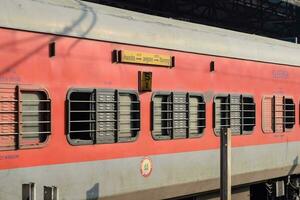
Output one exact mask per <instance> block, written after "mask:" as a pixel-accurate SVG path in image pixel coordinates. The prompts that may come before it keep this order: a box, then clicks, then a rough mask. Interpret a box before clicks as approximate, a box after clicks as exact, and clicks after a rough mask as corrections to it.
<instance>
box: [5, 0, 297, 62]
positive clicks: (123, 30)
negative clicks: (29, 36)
mask: <svg viewBox="0 0 300 200" xmlns="http://www.w3.org/2000/svg"><path fill="white" fill-rule="evenodd" d="M33 8H34V9H33ZM16 13H17V14H16ZM0 27H5V28H12V29H20V30H27V31H35V32H43V33H51V34H55V35H64V36H73V37H80V38H87V39H95V40H103V41H112V42H119V43H125V44H133V45H141V46H148V47H157V48H163V49H173V50H180V51H186V52H194V53H201V54H209V55H215V56H225V57H232V58H240V59H248V60H256V61H263V62H271V63H280V64H287V65H294V66H299V65H300V58H299V56H298V55H299V50H300V47H299V45H298V44H292V43H288V42H284V41H279V40H274V39H269V38H265V37H260V36H256V35H253V34H252V35H251V34H244V33H238V32H234V31H229V30H224V29H220V28H214V27H209V26H204V25H197V24H192V23H188V22H182V21H178V20H173V19H167V18H162V17H156V16H150V15H145V14H141V13H136V12H132V11H126V10H122V9H117V8H111V7H108V6H103V5H97V4H93V3H87V2H82V1H79V0H68V1H61V0H2V1H1V7H0Z"/></svg>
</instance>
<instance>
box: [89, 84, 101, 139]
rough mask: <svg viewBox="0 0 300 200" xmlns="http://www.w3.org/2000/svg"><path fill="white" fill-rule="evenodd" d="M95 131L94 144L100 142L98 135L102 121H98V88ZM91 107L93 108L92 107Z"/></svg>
mask: <svg viewBox="0 0 300 200" xmlns="http://www.w3.org/2000/svg"><path fill="white" fill-rule="evenodd" d="M94 91H95V126H96V127H95V128H94V129H95V131H94V141H93V142H94V144H96V143H98V135H100V125H99V124H100V123H98V117H99V114H98V103H99V102H98V90H97V89H95V90H94ZM90 109H91V108H90Z"/></svg>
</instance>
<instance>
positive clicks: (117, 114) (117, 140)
mask: <svg viewBox="0 0 300 200" xmlns="http://www.w3.org/2000/svg"><path fill="white" fill-rule="evenodd" d="M119 95H120V94H119V91H118V90H116V91H115V98H116V111H117V112H116V114H115V117H116V124H115V129H116V130H115V142H119V131H120V121H119V120H120V101H119Z"/></svg>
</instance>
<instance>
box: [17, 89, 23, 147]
mask: <svg viewBox="0 0 300 200" xmlns="http://www.w3.org/2000/svg"><path fill="white" fill-rule="evenodd" d="M16 89H17V100H18V106H17V108H18V116H17V118H18V133H19V134H18V136H17V137H18V140H17V149H20V147H21V140H22V138H21V135H22V124H21V121H22V110H21V109H22V108H21V106H22V105H21V90H20V86H19V85H17V86H16Z"/></svg>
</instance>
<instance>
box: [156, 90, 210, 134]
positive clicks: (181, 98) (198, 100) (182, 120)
mask: <svg viewBox="0 0 300 200" xmlns="http://www.w3.org/2000/svg"><path fill="white" fill-rule="evenodd" d="M205 126H206V124H205V102H204V99H203V97H202V95H200V94H193V93H179V92H177V93H176V92H156V93H155V94H154V95H153V97H152V135H153V137H154V138H155V139H176V138H191V137H198V136H200V135H201V134H202V133H203V131H204V129H205Z"/></svg>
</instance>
